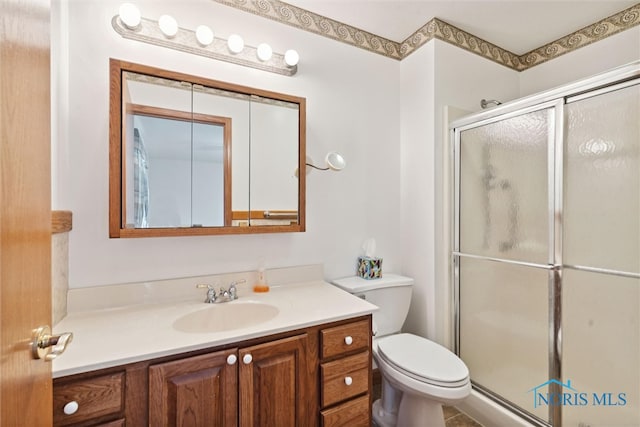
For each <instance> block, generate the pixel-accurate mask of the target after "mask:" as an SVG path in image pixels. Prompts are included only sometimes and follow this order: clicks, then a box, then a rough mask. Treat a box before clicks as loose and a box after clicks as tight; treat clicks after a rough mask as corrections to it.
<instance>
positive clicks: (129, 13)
mask: <svg viewBox="0 0 640 427" xmlns="http://www.w3.org/2000/svg"><path fill="white" fill-rule="evenodd" d="M118 15H119V16H120V20H121V21H122V23H123V24H124V25H125V27H127V28H128V29H130V30H135V29H136V28H138V25H140V20H141V19H142V16H141V15H140V9H138V7H137V6H136V5H135V4H132V3H122V5H121V6H120V9H118Z"/></svg>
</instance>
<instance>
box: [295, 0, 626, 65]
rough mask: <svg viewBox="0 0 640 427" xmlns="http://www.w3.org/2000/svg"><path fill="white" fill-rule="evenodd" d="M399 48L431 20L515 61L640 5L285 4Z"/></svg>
mask: <svg viewBox="0 0 640 427" xmlns="http://www.w3.org/2000/svg"><path fill="white" fill-rule="evenodd" d="M285 2H286V3H289V4H292V5H294V6H297V7H300V8H302V9H306V10H308V11H310V12H313V13H315V14H318V15H322V16H324V17H327V18H330V19H333V20H336V21H340V22H342V23H344V24H347V25H349V26H352V27H356V28H359V29H361V30H365V31H367V32H370V33H373V34H375V35H377V36H380V37H384V38H387V39H390V40H393V41H395V42H399V43H400V42H402V41H404V40H405V39H407V38H408V37H409V36H410V35H411V34H413V33H414V32H415V31H416V30H418V29H419V28H420V27H422V26H423V25H424V24H426V23H427V22H428V21H429V20H431V19H432V18H438V19H440V20H442V21H445V22H447V23H448V24H451V25H453V26H456V27H458V28H459V29H461V30H463V31H466V32H467V33H470V34H473V35H474V36H476V37H479V38H482V39H484V40H486V41H488V42H490V43H493V44H495V45H497V46H499V47H501V48H503V49H506V50H508V51H510V52H511V53H514V54H516V55H522V54H525V53H528V52H530V51H532V50H534V49H536V48H539V47H541V46H544V45H546V44H548V43H550V42H552V41H555V40H557V39H559V38H561V37H563V36H566V35H568V34H570V33H573V32H575V31H578V30H580V29H581V28H583V27H585V26H588V25H591V24H594V23H596V22H598V21H599V20H601V19H604V18H607V17H609V16H611V15H613V14H615V13H618V12H621V11H622V10H624V9H627V8H629V7H631V6H633V5H635V4H637V3H638V0H631V1H628V0H627V1H625V0H593V1H592V0H564V1H554V0H501V1H496V0H465V1H462V0H460V1H459V0H440V1H436V0H414V1H409V0H285Z"/></svg>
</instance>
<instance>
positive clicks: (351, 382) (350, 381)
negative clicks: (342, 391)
mask: <svg viewBox="0 0 640 427" xmlns="http://www.w3.org/2000/svg"><path fill="white" fill-rule="evenodd" d="M344 383H345V384H346V385H351V384H353V378H351V377H344Z"/></svg>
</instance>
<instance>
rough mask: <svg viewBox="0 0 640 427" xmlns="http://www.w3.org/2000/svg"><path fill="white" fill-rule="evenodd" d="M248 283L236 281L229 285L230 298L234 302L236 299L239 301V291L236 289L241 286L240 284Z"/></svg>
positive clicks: (243, 280) (242, 280)
mask: <svg viewBox="0 0 640 427" xmlns="http://www.w3.org/2000/svg"><path fill="white" fill-rule="evenodd" d="M244 282H246V280H245V279H241V280H235V281H233V282H231V284H230V285H229V298H230V299H232V300H234V299H238V289H237V288H236V285H238V284H240V283H244Z"/></svg>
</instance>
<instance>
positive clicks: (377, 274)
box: [358, 256, 382, 279]
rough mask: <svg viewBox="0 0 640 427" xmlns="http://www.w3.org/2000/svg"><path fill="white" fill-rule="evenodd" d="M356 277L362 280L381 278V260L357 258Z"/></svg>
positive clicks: (365, 257) (364, 257) (376, 258)
mask: <svg viewBox="0 0 640 427" xmlns="http://www.w3.org/2000/svg"><path fill="white" fill-rule="evenodd" d="M358 277H362V278H363V279H379V278H381V277H382V258H378V257H368V256H360V257H358Z"/></svg>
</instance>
